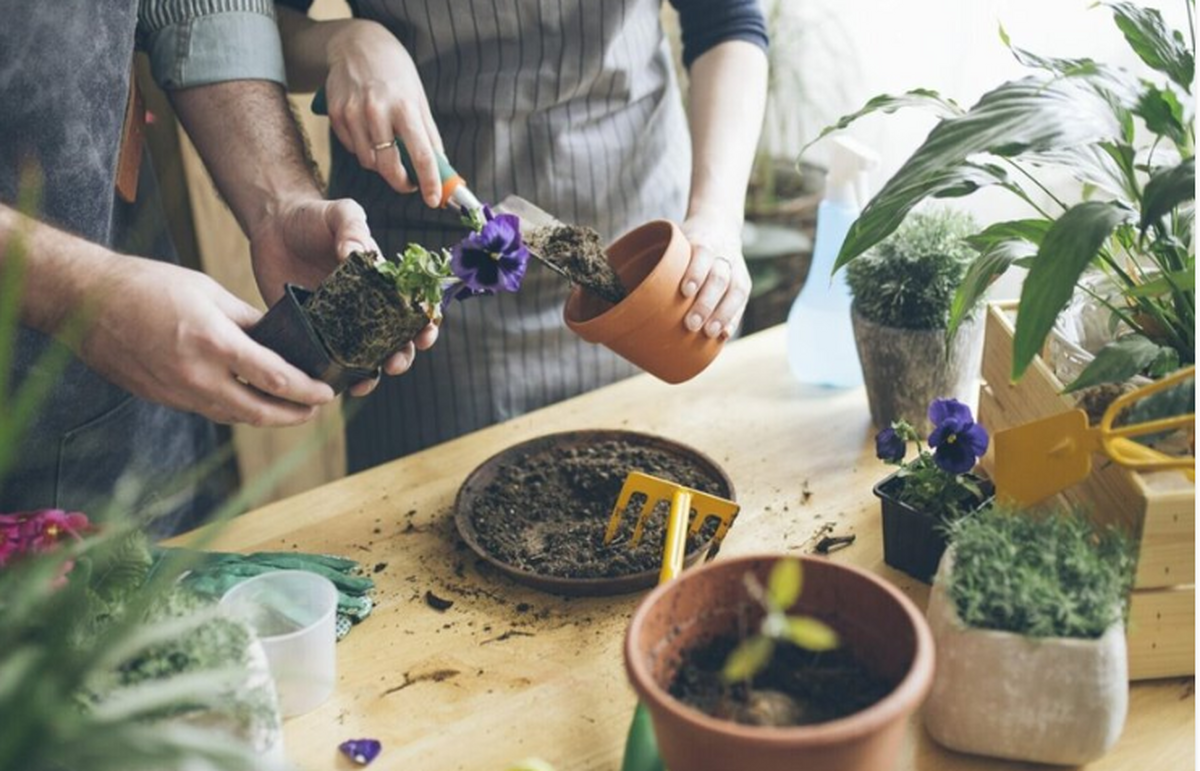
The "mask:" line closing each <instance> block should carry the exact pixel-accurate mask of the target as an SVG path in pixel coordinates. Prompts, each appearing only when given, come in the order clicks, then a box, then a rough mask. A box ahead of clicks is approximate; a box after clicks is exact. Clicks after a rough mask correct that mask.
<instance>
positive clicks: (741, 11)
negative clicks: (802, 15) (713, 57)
mask: <svg viewBox="0 0 1200 771" xmlns="http://www.w3.org/2000/svg"><path fill="white" fill-rule="evenodd" d="M671 5H673V6H675V10H677V11H679V26H680V31H681V33H682V37H683V63H684V65H685V66H687V67H691V66H692V62H694V61H696V59H698V58H700V56H701V55H702V54H704V53H705V52H706V51H708V50H709V49H711V48H713V47H715V46H717V45H718V44H720V43H725V42H727V41H730V40H744V41H746V42H747V43H753V44H754V45H756V46H758V47H760V48H762V49H763V50H764V51H765V50H767V44H768V41H767V22H766V19H765V18H764V17H763V11H762V7H761V5H760V4H759V0H671Z"/></svg>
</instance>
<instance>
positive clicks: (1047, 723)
mask: <svg viewBox="0 0 1200 771" xmlns="http://www.w3.org/2000/svg"><path fill="white" fill-rule="evenodd" d="M953 563H954V558H953V551H951V552H950V553H949V554H947V555H946V559H944V560H943V561H942V567H941V569H940V570H939V571H938V577H937V581H936V582H935V583H934V587H933V591H932V593H931V594H930V599H929V612H928V615H929V624H930V626H931V627H932V629H933V638H934V642H935V644H936V646H937V651H938V670H937V673H936V675H935V677H934V683H933V690H932V691H931V692H930V695H929V701H928V702H927V703H926V705H925V710H924V718H925V727H926V728H927V729H928V730H929V734H930V735H931V736H932V737H933V738H934V740H935V741H937V742H938V743H939V744H942V745H944V746H946V747H949V748H950V749H952V750H957V751H959V752H969V753H974V754H977V755H990V756H993V757H998V758H1005V759H1009V760H1020V761H1027V762H1034V763H1058V764H1064V765H1077V764H1083V763H1087V762H1090V761H1092V760H1095V759H1096V758H1099V757H1100V756H1102V755H1104V754H1105V753H1106V752H1108V750H1109V749H1111V748H1112V746H1113V745H1114V744H1115V743H1116V741H1117V739H1118V738H1119V737H1120V735H1121V729H1122V728H1123V727H1124V725H1125V714H1126V711H1127V709H1128V705H1129V684H1128V682H1127V670H1126V658H1125V657H1126V652H1125V631H1124V629H1122V627H1121V625H1120V624H1116V625H1114V626H1113V627H1112V628H1110V629H1109V630H1108V631H1107V632H1105V633H1104V636H1102V637H1101V638H1099V639H1097V640H1076V639H1067V638H1058V637H1055V638H1031V637H1025V636H1022V635H1018V634H1013V633H1011V632H997V631H993V630H985V629H972V628H969V627H967V626H965V625H964V624H963V622H962V619H960V618H959V616H958V612H957V611H956V610H955V607H954V603H953V601H952V600H951V599H950V596H949V593H948V591H947V589H946V585H947V579H948V577H949V576H950V575H951V572H952V571H953Z"/></svg>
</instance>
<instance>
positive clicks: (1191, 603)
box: [979, 303, 1196, 680]
mask: <svg viewBox="0 0 1200 771" xmlns="http://www.w3.org/2000/svg"><path fill="white" fill-rule="evenodd" d="M1015 314H1016V304H1015V303H1003V304H993V305H990V306H989V307H988V311H987V323H986V332H985V335H986V337H985V343H984V354H983V380H984V384H983V388H982V391H981V393H980V398H979V420H980V422H981V423H982V424H983V425H984V426H985V427H986V428H987V429H988V430H989V431H991V432H993V433H994V432H996V431H1000V430H1003V429H1006V428H1011V427H1013V426H1017V425H1021V424H1023V423H1027V422H1029V421H1032V420H1037V419H1039V418H1044V417H1048V416H1050V415H1053V414H1056V413H1058V412H1062V411H1063V410H1067V409H1072V408H1073V407H1074V400H1073V399H1072V398H1071V396H1070V395H1067V396H1064V395H1063V394H1062V389H1063V384H1062V383H1061V382H1060V381H1059V380H1058V378H1057V377H1055V375H1054V373H1053V372H1052V371H1051V370H1050V368H1049V367H1048V366H1047V365H1046V363H1045V362H1044V361H1042V360H1041V359H1040V358H1038V359H1035V360H1034V362H1033V363H1032V364H1031V365H1030V367H1029V369H1028V370H1027V371H1026V374H1025V376H1024V377H1022V378H1021V380H1020V382H1018V383H1011V382H1010V380H1009V378H1010V376H1011V373H1012V339H1013V320H1014V318H1015ZM1095 461H1096V463H1095V466H1094V467H1093V471H1092V474H1091V476H1089V477H1088V479H1086V480H1084V481H1083V482H1080V483H1079V484H1077V485H1074V486H1072V487H1070V488H1068V489H1067V490H1066V491H1065V492H1063V494H1062V498H1063V499H1064V500H1065V501H1066V502H1067V503H1069V504H1075V505H1079V506H1081V507H1083V508H1084V509H1085V510H1087V511H1088V512H1089V513H1090V514H1091V516H1092V517H1093V518H1094V519H1095V520H1096V521H1098V522H1101V523H1105V524H1117V525H1120V526H1122V527H1124V528H1125V529H1126V531H1127V532H1129V533H1131V534H1133V535H1134V536H1135V537H1137V538H1138V541H1139V547H1138V564H1137V573H1136V576H1135V579H1134V591H1133V595H1132V597H1131V600H1130V619H1129V677H1130V679H1131V680H1145V679H1149V678H1155V677H1170V676H1175V675H1189V674H1192V673H1194V671H1195V644H1196V638H1195V613H1196V604H1195V599H1196V591H1195V572H1196V552H1195V513H1196V487H1195V484H1194V483H1192V482H1189V481H1188V480H1187V478H1186V477H1185V476H1184V475H1183V474H1182V473H1180V472H1178V471H1162V472H1154V473H1139V472H1136V471H1130V470H1128V469H1125V468H1122V467H1121V466H1118V465H1117V464H1115V463H1112V462H1110V461H1107V460H1105V459H1102V458H1096V459H1095ZM983 465H984V468H985V469H986V470H987V471H988V472H989V473H990V472H991V471H992V469H993V467H994V465H995V457H994V454H993V451H992V450H991V449H989V451H988V454H987V457H985V458H984V461H983Z"/></svg>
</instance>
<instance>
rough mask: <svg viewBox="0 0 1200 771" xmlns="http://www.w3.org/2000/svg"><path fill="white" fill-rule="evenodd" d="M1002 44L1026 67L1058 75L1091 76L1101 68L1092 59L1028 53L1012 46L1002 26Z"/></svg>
mask: <svg viewBox="0 0 1200 771" xmlns="http://www.w3.org/2000/svg"><path fill="white" fill-rule="evenodd" d="M1000 42H1002V43H1004V47H1005V48H1007V49H1008V50H1009V51H1011V52H1012V55H1013V58H1015V59H1016V60H1017V61H1018V62H1019V63H1021V64H1022V65H1024V66H1026V67H1031V68H1034V69H1039V70H1046V71H1047V72H1053V73H1055V74H1056V75H1090V74H1094V73H1096V72H1097V71H1099V66H1098V65H1097V64H1096V62H1095V61H1094V60H1092V59H1056V58H1054V57H1050V56H1041V55H1039V54H1035V53H1032V52H1030V51H1026V50H1025V49H1024V48H1018V47H1017V46H1014V45H1013V44H1012V39H1011V38H1009V36H1008V31H1007V30H1005V29H1004V25H1003V24H1001V25H1000Z"/></svg>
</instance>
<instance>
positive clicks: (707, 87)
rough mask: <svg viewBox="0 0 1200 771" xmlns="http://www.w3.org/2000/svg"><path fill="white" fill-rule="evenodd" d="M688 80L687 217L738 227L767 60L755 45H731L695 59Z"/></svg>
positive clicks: (759, 126)
mask: <svg viewBox="0 0 1200 771" xmlns="http://www.w3.org/2000/svg"><path fill="white" fill-rule="evenodd" d="M690 75H691V77H690V82H691V91H690V93H689V100H688V101H689V105H688V125H689V127H690V129H691V135H692V188H691V196H690V199H689V202H688V217H716V218H719V219H724V220H731V221H732V222H733V223H734V224H737V225H739V226H740V224H741V221H742V217H743V215H744V211H745V196H746V186H747V185H748V184H749V181H750V168H751V166H752V165H753V163H754V154H755V150H756V148H757V146H758V137H759V133H760V132H761V130H762V120H763V111H764V109H765V108H766V94H767V57H766V55H765V54H764V52H763V50H762V48H760V47H759V46H757V45H754V44H752V43H747V42H744V41H740V40H731V41H728V42H725V43H721V44H720V45H717V46H715V47H713V48H711V49H709V50H708V51H706V52H705V53H704V54H703V55H701V56H700V57H699V58H697V59H696V61H695V62H694V63H693V64H692V67H691V72H690Z"/></svg>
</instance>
